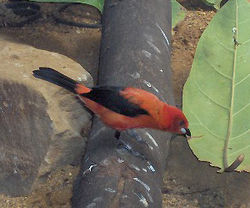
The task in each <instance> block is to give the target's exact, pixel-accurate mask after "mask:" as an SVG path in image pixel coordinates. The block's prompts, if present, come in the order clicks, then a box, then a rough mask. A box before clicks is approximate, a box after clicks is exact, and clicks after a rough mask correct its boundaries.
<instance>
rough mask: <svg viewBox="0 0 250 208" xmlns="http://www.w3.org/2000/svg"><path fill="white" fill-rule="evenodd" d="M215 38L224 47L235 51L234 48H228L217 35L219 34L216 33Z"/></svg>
mask: <svg viewBox="0 0 250 208" xmlns="http://www.w3.org/2000/svg"><path fill="white" fill-rule="evenodd" d="M215 38H216V40H217V42H218V43H219V45H221V46H222V47H223V48H224V49H226V50H228V51H231V52H233V51H234V50H233V49H232V48H228V47H227V46H226V45H225V44H223V43H222V42H221V41H220V39H219V38H218V37H217V35H215Z"/></svg>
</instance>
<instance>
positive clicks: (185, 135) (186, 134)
mask: <svg viewBox="0 0 250 208" xmlns="http://www.w3.org/2000/svg"><path fill="white" fill-rule="evenodd" d="M185 130H186V133H185V134H183V136H184V137H186V138H187V139H189V138H191V131H190V130H189V129H186V128H185Z"/></svg>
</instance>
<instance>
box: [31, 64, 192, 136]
mask: <svg viewBox="0 0 250 208" xmlns="http://www.w3.org/2000/svg"><path fill="white" fill-rule="evenodd" d="M33 76H34V77H36V78H39V79H42V80H45V81H48V82H51V83H53V84H56V85H58V86H61V87H63V88H65V89H66V90H69V91H70V92H72V93H75V94H76V95H78V97H79V98H80V100H81V101H83V103H85V106H86V107H87V108H88V109H90V110H91V111H92V112H93V113H94V114H95V115H97V117H99V118H100V120H101V121H102V122H103V123H104V124H105V125H107V126H109V127H111V128H113V129H114V130H115V131H116V132H115V137H116V138H117V139H119V137H120V133H121V131H124V130H129V129H137V128H151V129H156V130H161V131H165V132H171V133H175V134H178V135H182V136H184V137H186V138H191V132H190V130H189V128H188V125H189V124H188V120H187V118H186V117H185V115H184V113H183V112H182V111H181V110H180V109H178V108H177V107H175V106H172V105H169V104H167V103H165V102H163V101H161V100H160V99H159V98H158V97H157V96H155V95H154V94H152V93H150V92H148V91H145V90H143V89H139V88H135V87H121V86H108V85H105V86H104V85H103V86H95V87H93V88H88V87H86V86H85V85H83V84H81V83H79V82H77V81H75V80H73V79H71V78H69V77H67V76H66V75H64V74H62V73H60V72H58V71H57V70H55V69H52V68H48V67H39V68H38V69H37V70H34V71H33Z"/></svg>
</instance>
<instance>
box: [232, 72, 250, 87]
mask: <svg viewBox="0 0 250 208" xmlns="http://www.w3.org/2000/svg"><path fill="white" fill-rule="evenodd" d="M249 77H250V74H248V75H247V76H246V77H244V78H243V79H241V80H240V81H238V82H236V83H235V86H237V85H239V84H240V83H242V82H244V81H245V80H246V79H248V78H249Z"/></svg>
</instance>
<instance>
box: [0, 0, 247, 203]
mask: <svg viewBox="0 0 250 208" xmlns="http://www.w3.org/2000/svg"><path fill="white" fill-rule="evenodd" d="M0 2H1V0H0ZM179 2H180V3H182V4H183V5H184V6H185V8H187V9H188V10H187V15H186V17H185V19H184V21H182V22H181V23H179V24H178V25H177V26H176V27H175V28H174V35H173V40H172V46H173V47H172V69H173V81H174V93H175V98H176V103H177V105H178V106H180V107H181V103H182V89H183V86H184V83H185V82H186V79H187V77H188V75H189V72H190V69H191V65H192V61H193V58H194V54H195V49H196V46H197V43H198V40H199V37H200V36H201V34H202V32H203V31H204V29H205V28H206V26H207V25H208V23H209V21H210V20H211V19H212V17H213V16H214V14H215V11H213V10H211V8H208V7H206V6H204V4H202V3H201V1H200V0H179ZM58 8H59V5H58V4H42V5H41V9H42V13H43V16H42V18H40V19H38V20H34V22H32V23H30V24H27V25H25V26H23V27H19V28H11V27H0V34H5V35H6V36H8V37H9V38H10V39H12V40H13V41H17V42H21V43H27V44H29V45H32V46H35V47H37V48H40V49H45V50H49V51H54V52H58V53H61V54H64V55H67V56H68V57H70V58H72V59H74V60H75V61H77V62H78V63H80V64H81V65H82V66H83V67H84V68H85V69H86V70H87V71H89V72H90V73H91V74H92V76H93V78H94V80H96V77H97V67H98V57H99V46H100V37H101V31H100V30H99V29H86V28H79V27H72V26H67V25H62V24H58V23H57V22H55V20H54V19H53V18H52V14H53V12H54V11H55V10H56V9H58ZM71 9H72V10H73V12H74V13H77V12H79V11H81V13H84V12H85V13H86V14H89V16H91V18H92V19H94V20H93V21H94V22H96V21H99V19H100V14H99V13H98V11H96V10H95V9H93V8H91V7H89V6H81V5H76V6H75V7H74V8H71ZM82 9H83V10H84V12H83V11H82ZM76 19H77V18H76ZM171 145H172V147H171V153H170V156H169V159H168V161H167V170H166V174H165V177H164V186H163V189H162V193H163V207H164V208H167V207H173V208H175V207H176V208H179V207H191V208H198V207H204V208H205V207H208V208H210V207H216V208H217V207H218V208H219V207H242V208H243V207H250V201H249V199H248V196H249V195H250V193H249V191H248V189H249V188H248V187H249V185H250V177H249V175H247V174H245V173H225V174H218V173H217V169H216V168H213V167H210V166H209V164H208V163H205V162H199V161H198V160H197V158H196V157H195V156H194V155H193V154H192V151H191V150H190V149H189V147H188V144H187V142H186V141H185V140H184V139H178V138H177V139H176V140H174V141H173V142H172V144H171ZM78 171H79V167H77V166H70V165H69V166H67V167H64V168H59V169H57V170H55V171H53V172H52V173H50V174H48V175H47V176H45V177H43V178H40V179H38V180H39V182H40V183H39V184H40V185H38V186H37V187H34V188H33V192H32V193H31V194H30V195H29V196H27V197H15V198H10V197H8V196H4V195H0V207H2V208H14V207H15V208H17V207H27V208H30V207H34V208H36V207H37V208H38V207H42V208H47V207H53V208H56V207H64V208H70V207H71V205H70V204H71V201H70V199H71V196H72V186H73V185H72V184H73V181H74V179H75V177H76V175H77V173H78Z"/></svg>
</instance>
